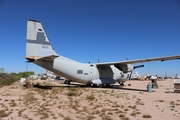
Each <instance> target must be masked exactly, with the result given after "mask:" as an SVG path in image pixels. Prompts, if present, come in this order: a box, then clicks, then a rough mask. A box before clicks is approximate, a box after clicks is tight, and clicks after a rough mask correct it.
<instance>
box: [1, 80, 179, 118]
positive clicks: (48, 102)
mask: <svg viewBox="0 0 180 120" xmlns="http://www.w3.org/2000/svg"><path fill="white" fill-rule="evenodd" d="M149 82H150V81H135V80H131V81H128V82H127V83H126V86H123V87H121V86H119V85H118V84H115V85H114V86H113V87H112V88H99V87H95V88H93V87H87V86H85V85H80V84H77V83H73V85H65V84H61V82H60V81H44V80H43V81H42V80H41V81H40V80H33V83H34V84H36V83H39V85H37V86H36V87H30V88H26V87H24V86H23V84H22V83H19V82H16V83H14V84H13V85H11V86H4V87H2V88H0V120H92V119H94V120H146V119H147V120H180V93H174V89H173V88H174V83H173V80H170V79H167V80H164V81H157V82H158V86H159V88H158V89H153V91H152V92H147V84H148V83H149Z"/></svg>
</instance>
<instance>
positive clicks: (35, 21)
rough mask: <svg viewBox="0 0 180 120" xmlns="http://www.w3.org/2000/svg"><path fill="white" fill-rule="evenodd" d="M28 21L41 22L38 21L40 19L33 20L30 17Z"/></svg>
mask: <svg viewBox="0 0 180 120" xmlns="http://www.w3.org/2000/svg"><path fill="white" fill-rule="evenodd" d="M28 21H33V22H39V23H40V21H38V20H33V19H28Z"/></svg>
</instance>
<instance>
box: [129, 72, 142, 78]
mask: <svg viewBox="0 0 180 120" xmlns="http://www.w3.org/2000/svg"><path fill="white" fill-rule="evenodd" d="M140 77H141V75H140V74H139V73H138V72H137V71H136V73H135V74H132V75H131V78H130V79H131V80H139V79H140Z"/></svg>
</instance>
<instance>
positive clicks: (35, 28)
mask: <svg viewBox="0 0 180 120" xmlns="http://www.w3.org/2000/svg"><path fill="white" fill-rule="evenodd" d="M50 55H57V53H56V52H55V51H54V49H53V47H52V45H51V43H50V41H49V39H48V37H47V35H46V32H45V31H44V29H43V26H42V24H41V23H40V22H39V21H37V20H28V21H27V35H26V56H29V57H45V56H50Z"/></svg>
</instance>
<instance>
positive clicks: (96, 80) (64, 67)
mask: <svg viewBox="0 0 180 120" xmlns="http://www.w3.org/2000/svg"><path fill="white" fill-rule="evenodd" d="M34 63H35V64H37V65H39V66H41V67H43V68H45V69H47V70H50V71H52V72H54V73H56V74H58V75H60V76H63V77H65V78H67V79H69V80H71V81H75V82H80V83H85V84H90V83H93V84H114V83H115V82H122V81H126V80H129V77H130V75H131V72H128V73H123V72H122V71H120V70H119V69H118V68H116V67H115V66H114V65H109V66H103V67H97V66H96V64H83V63H79V62H77V61H74V60H71V59H68V58H65V57H62V56H60V57H58V58H56V59H54V60H53V61H43V60H36V61H34Z"/></svg>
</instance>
